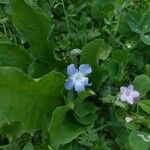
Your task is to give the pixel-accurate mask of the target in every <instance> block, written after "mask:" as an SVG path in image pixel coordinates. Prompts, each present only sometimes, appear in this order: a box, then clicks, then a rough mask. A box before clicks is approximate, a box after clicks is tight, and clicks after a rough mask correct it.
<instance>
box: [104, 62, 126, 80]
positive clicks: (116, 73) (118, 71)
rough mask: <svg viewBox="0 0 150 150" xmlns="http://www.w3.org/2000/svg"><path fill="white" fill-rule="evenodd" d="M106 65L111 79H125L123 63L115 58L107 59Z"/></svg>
mask: <svg viewBox="0 0 150 150" xmlns="http://www.w3.org/2000/svg"><path fill="white" fill-rule="evenodd" d="M104 66H105V68H106V69H107V71H108V73H109V76H110V78H111V79H113V80H118V81H121V80H122V79H123V77H124V74H125V72H124V66H123V64H122V63H118V62H116V61H114V60H113V59H107V61H106V62H105V64H104Z"/></svg>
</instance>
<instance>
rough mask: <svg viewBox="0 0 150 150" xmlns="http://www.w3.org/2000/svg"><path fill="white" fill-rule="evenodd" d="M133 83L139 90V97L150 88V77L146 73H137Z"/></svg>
mask: <svg viewBox="0 0 150 150" xmlns="http://www.w3.org/2000/svg"><path fill="white" fill-rule="evenodd" d="M134 85H135V88H136V90H138V91H139V92H140V97H144V96H145V95H146V93H147V92H148V91H149V90H150V78H149V77H148V76H147V75H139V76H137V77H136V78H135V79H134Z"/></svg>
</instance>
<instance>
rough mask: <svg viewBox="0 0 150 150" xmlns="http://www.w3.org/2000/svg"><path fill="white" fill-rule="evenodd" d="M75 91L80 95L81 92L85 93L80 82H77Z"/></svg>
mask: <svg viewBox="0 0 150 150" xmlns="http://www.w3.org/2000/svg"><path fill="white" fill-rule="evenodd" d="M75 91H77V92H78V93H80V92H81V91H85V86H84V84H82V83H81V82H77V83H76V84H75Z"/></svg>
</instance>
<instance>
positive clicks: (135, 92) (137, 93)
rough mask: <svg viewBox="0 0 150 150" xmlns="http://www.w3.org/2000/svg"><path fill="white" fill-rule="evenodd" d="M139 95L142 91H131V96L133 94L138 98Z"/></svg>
mask: <svg viewBox="0 0 150 150" xmlns="http://www.w3.org/2000/svg"><path fill="white" fill-rule="evenodd" d="M139 95H140V93H139V92H138V91H132V92H131V93H130V96H132V97H133V98H137V97H139Z"/></svg>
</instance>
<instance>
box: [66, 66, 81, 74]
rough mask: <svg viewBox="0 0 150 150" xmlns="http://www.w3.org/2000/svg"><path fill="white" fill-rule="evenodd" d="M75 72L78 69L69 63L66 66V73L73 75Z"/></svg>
mask: <svg viewBox="0 0 150 150" xmlns="http://www.w3.org/2000/svg"><path fill="white" fill-rule="evenodd" d="M77 72H78V69H77V68H76V67H75V65H74V64H70V65H69V66H68V67H67V74H68V76H72V75H74V74H75V73H77Z"/></svg>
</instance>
